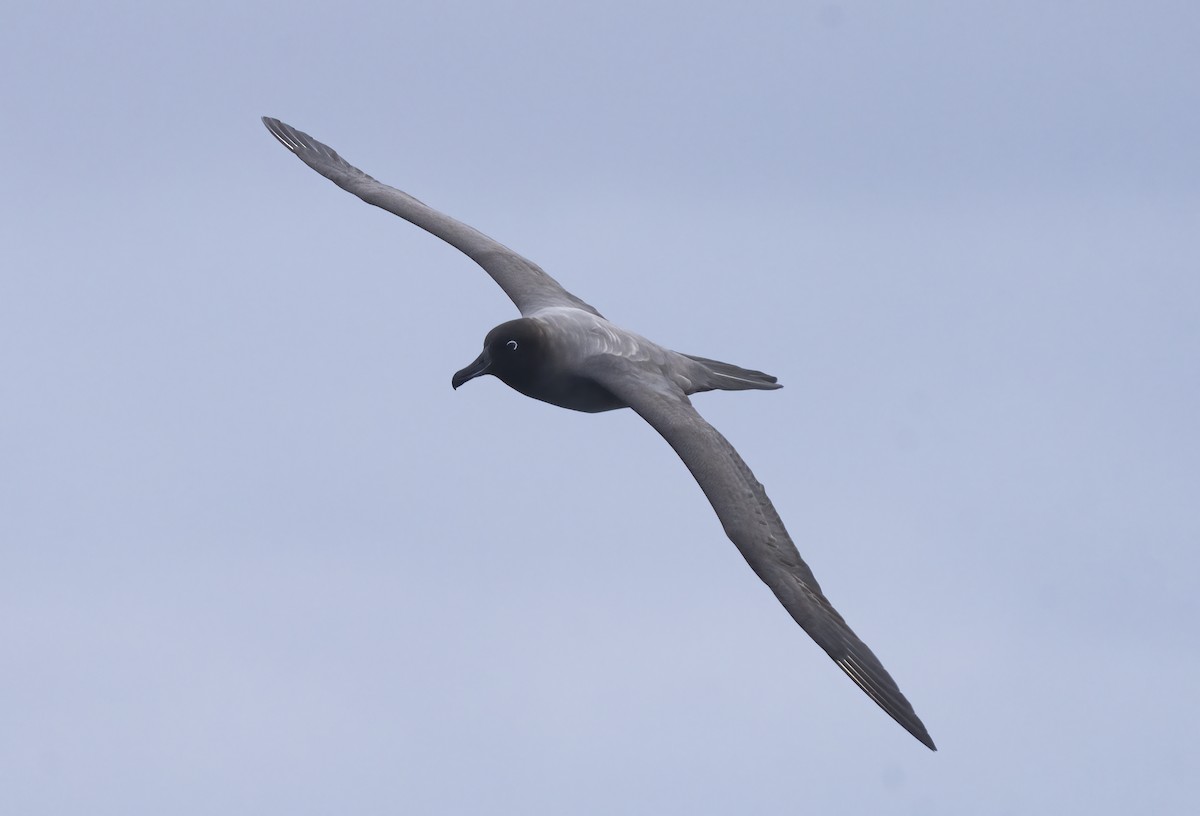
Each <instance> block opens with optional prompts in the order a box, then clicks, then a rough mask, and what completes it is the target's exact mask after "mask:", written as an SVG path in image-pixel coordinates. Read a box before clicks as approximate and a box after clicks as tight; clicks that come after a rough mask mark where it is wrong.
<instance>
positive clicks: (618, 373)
mask: <svg viewBox="0 0 1200 816" xmlns="http://www.w3.org/2000/svg"><path fill="white" fill-rule="evenodd" d="M640 373H641V372H638V371H633V372H631V371H630V370H628V369H621V368H619V367H617V366H605V367H597V368H596V369H595V371H594V372H593V375H594V376H595V377H596V379H597V380H598V381H599V382H600V383H601V384H603V385H604V387H605V388H607V389H609V390H610V391H612V392H613V393H614V394H616V395H617V396H618V397H620V398H621V399H622V400H624V401H625V402H626V403H627V404H628V405H629V407H631V408H633V410H634V411H636V412H637V413H638V414H639V415H640V416H641V417H642V418H643V419H645V420H646V421H647V422H648V423H650V425H651V426H653V427H654V429H655V430H656V431H658V432H659V433H660V434H662V436H663V438H664V439H666V440H667V442H668V443H669V444H670V445H671V447H672V448H674V449H675V452H676V453H678V454H679V458H680V459H682V460H683V463H684V464H685V465H687V467H688V470H690V471H691V472H692V475H693V476H694V477H695V478H696V481H697V482H698V483H699V484H700V488H701V489H702V490H703V491H704V495H705V496H707V497H708V501H709V503H710V504H712V506H713V510H715V511H716V513H717V518H719V519H720V520H721V525H722V526H723V527H724V528H725V533H726V535H728V536H729V539H730V540H731V541H732V542H733V543H734V544H735V545H736V546H737V548H738V550H739V551H740V552H741V553H742V556H743V557H744V558H745V559H746V562H747V563H748V564H749V565H750V568H751V569H753V570H754V572H755V573H756V574H757V575H758V577H759V578H761V579H762V580H763V582H764V583H765V584H766V585H767V586H768V587H770V588H771V591H772V592H774V593H775V596H776V597H777V598H778V599H779V601H780V603H782V604H783V606H784V608H785V609H787V611H788V612H789V613H790V614H791V616H792V618H794V619H795V621H796V623H798V624H800V626H801V627H802V628H803V629H804V631H805V632H807V633H808V634H809V635H810V636H811V637H812V639H813V640H815V641H816V642H817V645H819V646H820V647H821V648H822V649H824V650H825V651H826V653H828V655H829V656H830V657H831V658H833V660H834V662H835V663H837V665H838V667H839V668H841V670H842V671H844V672H845V673H846V675H847V676H848V677H849V678H850V679H851V680H853V681H854V682H855V683H856V684H857V685H858V687H859V688H861V689H862V690H863V691H864V692H866V693H867V696H869V697H870V698H871V699H872V700H874V701H875V702H876V703H877V704H878V705H879V707H880V708H882V709H883V710H884V711H886V712H887V713H888V714H889V715H891V717H892V718H893V719H894V720H895V721H896V722H898V723H900V725H902V726H904V728H905V729H906V730H907V731H908V732H909V733H910V734H912V735H913V736H914V737H916V738H917V739H918V740H920V741H921V742H922V743H924V744H925V745H926V746H928V747H929V748H930V749H931V750H934V751H936V750H937V747H936V746H935V745H934V744H933V739H932V738H931V737H930V736H929V732H928V731H927V730H926V729H925V726H924V724H923V723H922V722H921V720H920V718H918V717H917V714H916V712H915V711H913V707H912V705H910V704H909V702H908V700H907V699H905V697H904V695H903V694H901V693H900V689H899V687H898V686H897V685H896V682H895V681H894V680H893V679H892V677H891V675H890V674H888V673H887V670H886V669H884V668H883V664H882V663H880V662H879V659H878V658H877V657H875V655H874V654H873V653H872V652H871V650H870V649H869V648H867V644H865V643H863V642H862V640H860V639H859V637H858V635H856V634H854V631H853V630H852V629H851V628H850V627H849V626H848V625H847V624H846V621H845V620H843V619H842V616H841V615H839V614H838V611H837V610H836V609H834V608H833V605H832V604H831V603H830V602H829V599H827V598H826V597H825V595H824V593H822V592H821V586H820V584H818V583H817V579H816V578H815V577H814V576H813V573H812V570H810V569H809V568H808V565H807V564H805V563H804V561H803V560H802V559H801V558H800V553H799V552H798V551H797V550H796V545H795V544H793V543H792V539H791V537H790V536H789V535H788V532H787V530H786V529H785V528H784V526H783V521H782V520H781V519H780V518H779V514H778V513H777V512H776V511H775V506H774V505H773V504H771V500H770V499H769V498H767V493H766V491H765V490H764V489H763V486H762V485H761V484H760V483H759V481H758V480H757V479H756V478H755V477H754V474H753V473H752V472H751V471H750V468H749V467H748V466H747V465H746V463H745V462H744V461H743V460H742V457H741V456H739V455H738V452H737V451H736V450H735V449H734V447H733V446H732V445H731V444H729V441H728V440H726V439H725V437H724V436H722V435H721V434H720V433H719V432H718V431H717V429H716V428H714V427H712V426H711V425H709V424H708V422H706V421H705V420H704V417H702V416H700V414H699V413H698V412H697V411H696V409H695V408H694V407H693V406H692V404H691V401H690V400H689V399H688V398H687V396H685V395H684V394H683V393H681V392H679V391H678V390H676V389H673V388H671V387H670V386H669V385H668V384H667V383H666V382H665V381H663V382H662V383H661V387H658V388H655V387H653V386H648V384H647V382H646V381H645V379H644V378H643V377H641V376H638V375H639V374H640Z"/></svg>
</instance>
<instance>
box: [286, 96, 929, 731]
mask: <svg viewBox="0 0 1200 816" xmlns="http://www.w3.org/2000/svg"><path fill="white" fill-rule="evenodd" d="M263 122H264V123H265V124H266V126H267V129H268V130H269V131H270V132H271V134H272V135H274V136H275V138H276V139H278V140H279V141H280V143H282V144H283V146H284V147H286V148H287V149H288V150H290V151H291V152H293V153H294V154H296V156H297V157H298V158H300V160H301V161H303V162H304V163H305V164H307V165H308V166H309V167H311V168H312V169H313V170H315V171H317V172H318V173H320V174H321V175H323V176H325V177H326V178H328V179H330V180H331V181H333V182H334V183H335V184H337V185H338V186H339V187H341V188H342V189H344V190H346V191H348V192H351V193H353V194H354V195H356V196H358V197H359V198H361V199H363V200H364V201H366V202H367V203H369V204H373V205H375V206H377V207H381V208H382V209H384V210H387V211H388V212H391V213H393V214H395V215H398V216H399V217H401V218H403V219H405V220H406V221H409V222H411V223H413V224H415V225H416V226H418V227H421V228H422V229H424V230H426V231H427V232H429V233H431V234H433V235H434V236H436V237H438V238H441V239H442V240H443V241H446V242H447V243H449V244H451V245H452V246H454V247H456V248H457V249H459V250H460V251H462V252H463V253H464V254H466V255H467V256H468V257H470V258H471V259H472V260H474V261H475V262H476V263H478V264H479V265H480V266H481V267H483V269H484V271H486V272H487V273H488V274H489V275H491V276H492V278H493V279H494V280H495V281H496V283H497V284H499V285H500V287H501V288H502V289H503V290H504V292H505V293H506V294H507V295H508V296H509V297H510V298H511V299H512V301H513V302H514V303H515V304H516V306H517V308H518V310H520V312H521V315H522V317H521V318H520V319H518V320H514V321H510V322H509V323H505V324H501V325H500V326H497V327H496V328H495V329H493V330H492V331H491V332H490V333H489V334H488V337H487V339H486V340H485V345H484V352H483V353H482V354H481V355H480V357H479V358H478V359H476V361H475V362H473V363H472V364H471V365H469V366H468V367H467V368H465V369H463V370H462V371H460V372H458V373H457V374H455V376H454V381H453V384H454V386H455V387H456V388H457V387H458V386H459V385H461V384H463V383H464V382H466V381H468V380H470V379H472V378H474V377H477V376H481V375H482V374H493V375H495V376H497V377H499V378H500V379H501V380H503V381H504V382H506V383H507V384H509V385H510V386H512V387H513V388H515V389H517V390H518V391H521V392H522V393H524V394H526V395H528V396H531V397H534V398H536V399H541V400H544V401H546V402H551V403H553V404H556V405H561V406H563V407H567V408H573V409H575V410H583V411H597V410H610V409H613V408H620V407H625V406H628V407H630V408H632V409H633V410H634V411H635V412H637V414H638V415H640V416H641V417H642V418H643V419H644V420H645V421H646V422H647V423H649V424H650V425H651V426H652V427H653V428H654V429H655V430H656V431H658V432H659V434H661V435H662V437H663V438H664V439H665V440H666V441H667V442H668V444H670V445H671V447H672V448H673V449H674V450H675V452H676V453H677V454H678V455H679V457H680V459H682V460H683V463H684V464H685V465H686V466H687V468H688V470H689V471H691V473H692V475H693V476H694V477H695V479H696V481H697V483H699V485H700V488H701V489H702V490H703V491H704V495H705V496H706V497H707V498H708V501H709V503H710V504H711V505H712V507H713V510H715V511H716V514H717V517H718V519H719V520H720V522H721V525H722V526H723V527H724V529H725V532H726V534H727V535H728V536H729V538H730V540H731V541H733V543H734V544H735V545H736V546H737V548H738V550H739V551H740V552H741V553H742V555H743V556H744V557H745V559H746V562H747V563H748V564H749V565H750V568H751V569H753V570H754V572H755V573H756V574H757V575H758V577H759V578H761V579H762V581H763V582H764V583H765V584H766V585H767V586H768V587H770V589H771V591H772V592H773V593H774V594H775V597H776V598H778V599H779V602H780V603H782V604H783V606H784V608H785V609H787V611H788V613H789V614H790V615H791V616H792V618H793V619H795V621H796V623H798V624H799V625H800V626H801V627H802V628H803V629H804V631H805V632H807V633H808V634H809V635H810V636H811V637H812V639H813V640H814V641H816V642H817V644H818V645H819V646H820V647H821V648H822V649H824V650H825V651H826V653H828V654H829V656H830V657H831V658H832V659H833V661H834V662H835V663H836V664H837V665H838V667H839V668H840V669H841V670H842V671H844V672H845V673H846V675H847V676H848V677H850V679H851V680H853V681H854V683H855V684H857V685H858V687H859V688H861V689H862V690H863V691H864V692H866V694H867V695H868V696H869V697H870V698H871V699H872V700H874V701H875V702H876V703H877V704H878V705H879V707H880V708H882V709H883V710H884V711H886V712H887V713H888V714H889V715H890V716H891V717H892V718H893V719H895V720H896V722H898V723H900V725H902V726H903V727H904V728H905V729H906V730H907V731H908V732H909V733H910V734H912V735H913V736H914V737H916V738H917V739H918V740H920V741H921V742H922V743H924V744H925V745H926V746H928V747H929V748H930V749H932V750H937V749H936V747H935V746H934V743H933V740H932V739H931V738H930V736H929V732H928V731H927V730H926V729H925V726H924V725H923V724H922V723H921V720H920V719H919V718H918V717H917V715H916V712H914V711H913V708H912V706H911V705H910V704H909V702H908V700H907V699H905V697H904V695H903V694H902V693H901V692H900V689H899V687H898V686H897V685H896V683H895V681H894V680H892V678H891V675H889V674H888V673H887V671H886V670H885V669H884V668H883V665H882V664H881V663H880V661H879V659H878V658H876V657H875V655H874V654H873V653H872V652H871V650H870V649H869V648H867V645H866V644H865V643H863V642H862V640H861V639H859V637H858V636H857V635H855V633H854V632H853V631H852V630H851V629H850V627H849V626H848V625H847V624H846V622H845V620H843V618H842V616H841V615H840V614H838V612H837V610H836V609H834V608H833V606H832V604H830V602H829V600H828V599H827V598H826V597H825V595H824V593H823V592H822V591H821V587H820V585H819V584H818V583H817V580H816V578H815V577H814V576H813V574H812V571H811V570H810V569H809V568H808V566H807V565H806V564H805V563H804V561H803V560H802V559H801V557H800V554H799V552H798V551H797V550H796V547H795V545H794V544H793V543H792V540H791V537H790V536H789V535H788V532H787V530H786V529H785V527H784V525H783V521H782V520H781V519H780V518H779V514H778V513H777V512H776V511H775V507H774V505H773V504H772V503H771V501H770V499H769V498H767V494H766V491H765V490H764V489H763V486H762V485H761V484H759V482H758V480H757V479H755V477H754V474H753V473H752V472H751V471H750V468H749V467H747V465H746V463H745V462H744V461H742V458H741V456H739V455H738V453H737V451H736V450H735V449H734V448H733V446H732V445H730V444H729V442H728V441H727V440H726V439H725V437H723V436H722V435H721V434H720V433H718V432H717V430H716V429H715V428H713V427H712V426H711V425H709V424H708V422H706V421H705V420H704V418H703V417H701V416H700V414H699V413H697V411H696V409H695V408H694V407H693V406H692V403H691V400H690V399H688V395H689V394H692V393H696V392H699V391H707V390H713V389H721V390H745V389H772V388H778V387H779V386H778V385H777V384H776V382H775V378H774V377H770V376H769V375H766V374H763V373H762V372H759V371H753V370H750V369H743V368H740V367H738V366H734V365H730V364H728V363H721V362H718V361H715V360H711V359H708V358H704V357H695V356H691V355H683V354H678V353H677V352H673V351H670V350H669V349H665V348H663V347H662V346H659V345H657V344H655V343H652V342H650V341H648V340H646V339H645V338H642V337H641V336H640V335H636V334H634V333H632V332H628V331H625V330H624V329H621V328H619V327H617V326H614V325H613V324H611V323H609V322H608V321H607V320H606V319H605V318H604V317H602V316H601V315H600V313H599V312H598V311H596V310H595V309H594V308H593V307H591V306H590V305H588V304H587V303H586V302H584V301H583V300H580V299H579V298H578V297H576V296H575V295H573V294H571V293H570V292H568V291H567V290H566V289H564V288H563V287H562V286H561V285H560V284H559V283H558V281H556V280H554V279H553V278H552V277H550V276H549V275H548V274H546V273H545V272H544V271H543V270H542V269H541V268H540V267H539V266H537V264H534V263H533V262H531V261H529V260H527V259H525V258H523V257H522V256H520V255H518V254H517V253H515V252H513V251H512V250H510V249H508V248H507V247H505V246H503V245H502V244H500V243H498V242H496V241H494V240H492V239H491V238H489V237H487V236H486V235H484V234H483V233H481V232H479V231H477V230H475V229H473V228H472V227H469V226H467V225H466V224H463V223H461V222H459V221H456V220H455V219H453V218H450V217H449V216H447V215H444V214H443V213H440V212H438V211H437V210H434V209H432V208H431V207H428V206H427V205H425V204H423V203H422V202H420V201H418V200H417V199H415V198H413V197H412V196H410V195H408V194H407V193H404V192H401V191H400V190H397V189H395V188H393V187H389V186H388V185H386V184H383V183H381V182H379V181H377V180H375V179H374V178H371V177H370V176H368V175H367V174H366V173H364V172H362V171H361V170H359V169H358V168H356V167H354V166H353V165H351V164H349V163H348V162H346V161H345V160H344V159H343V158H341V157H340V156H339V155H338V154H337V153H336V152H334V151H333V150H332V149H331V148H329V147H328V146H326V145H324V144H322V143H321V142H318V141H317V140H316V139H313V138H312V137H310V136H308V135H307V134H305V133H302V132H300V131H298V130H296V129H294V128H292V127H290V126H288V125H286V124H284V123H283V122H280V121H279V120H278V119H271V118H267V117H264V118H263Z"/></svg>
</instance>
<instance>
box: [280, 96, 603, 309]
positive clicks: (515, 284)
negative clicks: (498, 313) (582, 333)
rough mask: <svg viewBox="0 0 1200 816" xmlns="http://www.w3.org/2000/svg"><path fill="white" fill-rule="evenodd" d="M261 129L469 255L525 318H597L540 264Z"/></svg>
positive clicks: (296, 140) (340, 162) (301, 136)
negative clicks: (567, 313)
mask: <svg viewBox="0 0 1200 816" xmlns="http://www.w3.org/2000/svg"><path fill="white" fill-rule="evenodd" d="M263 124H265V125H266V126H267V130H269V131H271V135H272V136H274V137H275V138H276V139H278V140H279V142H280V143H281V144H282V145H283V146H284V147H286V148H287V149H288V150H290V151H292V152H293V153H295V154H296V156H297V157H299V159H300V160H301V161H302V162H304V163H305V164H307V165H308V166H309V167H311V168H312V169H313V170H316V171H317V172H318V173H320V174H321V175H322V176H324V177H325V178H327V179H329V180H330V181H332V182H333V183H334V184H336V185H337V186H339V187H341V188H342V189H343V190H345V191H346V192H349V193H354V195H356V196H358V197H359V198H361V199H362V200H363V201H365V202H367V203H368V204H374V205H375V206H376V207H380V208H382V209H384V210H387V211H388V212H390V213H392V214H394V215H398V216H400V217H401V218H403V219H404V220H405V221H409V222H411V223H413V224H416V225H417V226H418V227H420V228H421V229H423V230H425V231H426V232H429V233H431V234H433V235H436V236H437V237H438V238H441V239H442V240H443V241H445V242H446V243H448V244H450V245H451V246H453V247H454V248H455V249H458V250H460V251H461V252H463V253H465V254H466V255H467V256H468V257H469V258H471V260H473V261H475V263H477V264H479V265H480V266H482V267H483V269H484V271H486V272H487V273H488V274H489V275H491V276H492V278H493V279H494V280H495V281H496V283H498V284H500V288H501V289H503V290H504V293H505V294H506V295H508V296H509V297H510V298H512V301H513V303H515V304H517V308H518V309H520V311H521V314H523V315H527V314H530V313H531V312H535V311H537V310H538V309H543V308H546V307H549V306H570V307H574V308H577V309H584V310H585V311H589V312H592V313H593V314H597V315H598V314H599V312H597V311H596V310H595V309H594V308H592V307H591V306H589V305H588V304H587V303H584V302H583V301H582V300H580V299H579V298H577V297H575V296H574V295H572V294H571V293H570V292H568V291H567V290H566V289H564V288H563V287H562V285H561V284H559V282H558V281H556V280H555V279H554V278H552V277H550V276H549V275H547V274H546V273H545V272H544V271H542V268H541V267H539V266H538V265H537V264H535V263H533V262H532V261H530V260H527V259H525V258H523V257H521V256H520V255H518V254H517V253H515V252H513V251H512V250H511V249H509V248H508V247H506V246H504V245H503V244H501V243H498V242H497V241H494V240H492V239H491V238H489V237H487V236H486V235H484V234H483V233H482V232H479V231H478V230H476V229H473V228H472V227H468V226H467V225H466V224H464V223H462V222H461V221H456V220H455V219H453V218H451V217H450V216H448V215H445V214H443V213H440V212H438V211H437V210H435V209H433V208H431V207H428V206H426V205H425V204H422V203H421V202H420V201H418V200H417V199H415V198H413V197H412V196H410V195H409V194H408V193H405V192H401V191H400V190H397V189H396V188H395V187H389V186H388V185H386V184H383V183H381V182H379V181H376V180H375V179H373V178H371V177H370V176H368V175H367V174H366V173H364V172H363V171H361V170H359V169H358V168H357V167H355V166H354V165H352V164H350V163H349V162H347V161H346V160H345V159H343V158H342V157H341V156H339V155H338V154H337V153H336V152H334V150H333V149H332V148H331V147H329V146H328V145H324V144H321V143H320V142H318V141H317V140H316V139H314V138H313V137H311V136H309V135H308V134H307V133H302V132H301V131H299V130H296V129H295V128H293V127H292V126H290V125H287V124H284V123H283V122H280V121H279V120H278V119H272V118H270V117H267V116H264V117H263Z"/></svg>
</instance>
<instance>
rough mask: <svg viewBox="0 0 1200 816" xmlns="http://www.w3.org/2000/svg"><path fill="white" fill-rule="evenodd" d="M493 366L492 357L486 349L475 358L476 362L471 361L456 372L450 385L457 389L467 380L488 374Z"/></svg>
mask: <svg viewBox="0 0 1200 816" xmlns="http://www.w3.org/2000/svg"><path fill="white" fill-rule="evenodd" d="M491 367H492V358H491V356H490V355H489V354H488V350H487V349H484V350H483V353H482V354H480V355H479V356H478V357H476V358H475V362H473V363H471V364H470V365H469V366H467V367H466V368H464V369H463V370H462V371H459V372H457V373H455V375H454V377H453V378H451V380H450V385H452V386H453V387H454V388H455V389H457V388H458V387H459V386H460V385H462V384H463V383H465V382H466V381H467V380H473V379H475V378H476V377H482V376H483V375H484V374H487V373H488V370H489V369H490V368H491Z"/></svg>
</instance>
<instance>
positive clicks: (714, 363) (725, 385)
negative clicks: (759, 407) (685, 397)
mask: <svg viewBox="0 0 1200 816" xmlns="http://www.w3.org/2000/svg"><path fill="white" fill-rule="evenodd" d="M684 357H687V358H688V359H689V360H695V361H696V362H697V363H700V364H701V365H702V366H704V368H705V369H706V370H707V372H708V375H709V377H708V383H707V387H705V388H700V389H698V390H700V391H746V390H749V389H760V390H772V389H775V388H783V386H782V385H780V384H779V383H778V382H777V381H776V378H775V377H772V376H771V375H770V374H764V373H763V372H761V371H754V370H752V369H749V368H741V367H740V366H735V365H732V364H731V363H722V362H721V361H719V360H710V359H708V358H707V357H697V356H696V355H694V354H685V355H684Z"/></svg>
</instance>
